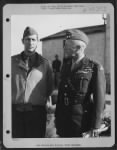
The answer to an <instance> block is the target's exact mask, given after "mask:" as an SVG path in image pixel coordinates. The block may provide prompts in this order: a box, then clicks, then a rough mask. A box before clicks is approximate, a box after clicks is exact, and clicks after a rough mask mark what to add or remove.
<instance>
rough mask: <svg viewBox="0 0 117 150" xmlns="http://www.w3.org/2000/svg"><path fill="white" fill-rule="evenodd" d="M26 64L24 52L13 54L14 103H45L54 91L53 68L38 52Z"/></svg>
mask: <svg viewBox="0 0 117 150" xmlns="http://www.w3.org/2000/svg"><path fill="white" fill-rule="evenodd" d="M33 57H34V58H32V60H33V61H32V63H30V64H31V66H30V68H29V67H28V66H27V65H26V62H25V60H26V59H25V55H24V52H22V53H21V54H18V55H15V56H12V103H13V104H24V103H30V104H33V105H45V103H46V101H47V98H48V96H49V95H50V94H51V92H52V85H53V84H52V83H53V78H52V69H51V67H50V65H49V62H48V61H47V60H46V59H45V58H43V57H42V56H41V55H39V54H38V53H35V54H34V56H33Z"/></svg>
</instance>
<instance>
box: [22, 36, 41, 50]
mask: <svg viewBox="0 0 117 150" xmlns="http://www.w3.org/2000/svg"><path fill="white" fill-rule="evenodd" d="M22 42H23V44H24V49H25V51H26V52H28V53H32V52H33V51H35V50H36V48H37V44H38V38H37V35H29V36H26V37H25V38H24V39H23V40H22Z"/></svg>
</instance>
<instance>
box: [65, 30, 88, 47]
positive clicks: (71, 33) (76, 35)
mask: <svg viewBox="0 0 117 150" xmlns="http://www.w3.org/2000/svg"><path fill="white" fill-rule="evenodd" d="M66 39H71V40H81V41H83V42H84V43H86V44H88V43H89V38H88V36H87V35H86V34H85V33H84V32H82V31H80V30H77V29H71V30H67V31H66Z"/></svg>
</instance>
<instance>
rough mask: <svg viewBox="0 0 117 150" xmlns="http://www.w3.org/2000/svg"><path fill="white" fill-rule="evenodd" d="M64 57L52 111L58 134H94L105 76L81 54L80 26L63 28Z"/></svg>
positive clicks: (83, 44)
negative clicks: (78, 27) (64, 30)
mask: <svg viewBox="0 0 117 150" xmlns="http://www.w3.org/2000/svg"><path fill="white" fill-rule="evenodd" d="M65 38H66V39H65V45H64V51H65V60H64V63H63V66H62V70H61V82H60V85H59V91H58V100H57V104H56V112H55V118H56V119H55V124H56V129H57V134H58V135H59V136H60V137H82V134H83V133H84V132H87V131H90V136H92V137H93V136H94V135H95V136H96V135H97V134H96V133H97V131H98V129H99V128H100V125H101V120H102V118H101V116H102V113H103V110H104V103H105V76H104V69H103V67H102V65H101V64H99V63H97V62H95V61H93V60H91V59H90V58H88V57H87V56H86V55H85V49H86V47H87V45H88V43H89V39H88V36H87V35H86V34H85V33H84V32H82V31H80V30H76V29H73V30H67V31H66V37H65Z"/></svg>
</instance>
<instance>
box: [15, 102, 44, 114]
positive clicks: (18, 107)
mask: <svg viewBox="0 0 117 150" xmlns="http://www.w3.org/2000/svg"><path fill="white" fill-rule="evenodd" d="M12 107H13V109H15V110H16V111H20V112H24V111H35V110H39V109H43V110H44V109H45V106H41V105H32V104H30V103H28V104H13V105H12Z"/></svg>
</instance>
